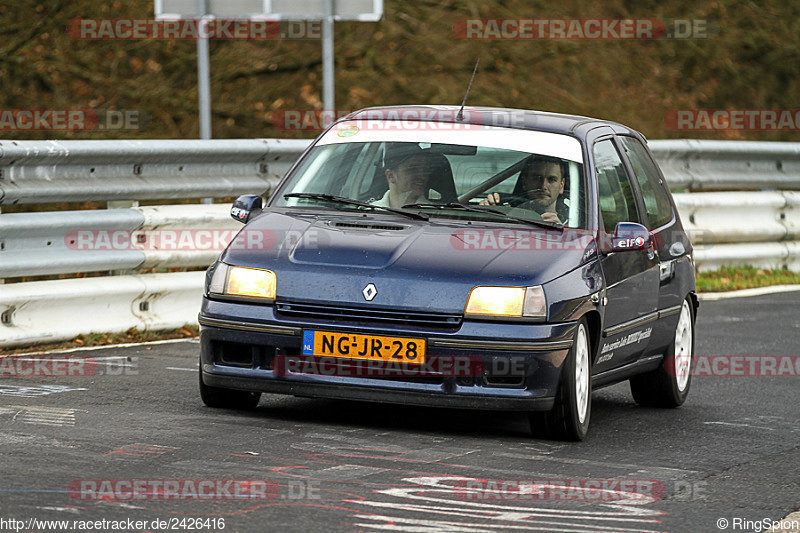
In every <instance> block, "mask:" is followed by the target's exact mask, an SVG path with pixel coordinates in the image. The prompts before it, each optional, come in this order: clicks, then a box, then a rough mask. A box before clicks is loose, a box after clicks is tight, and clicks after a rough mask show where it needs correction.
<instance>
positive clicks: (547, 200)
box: [480, 156, 564, 224]
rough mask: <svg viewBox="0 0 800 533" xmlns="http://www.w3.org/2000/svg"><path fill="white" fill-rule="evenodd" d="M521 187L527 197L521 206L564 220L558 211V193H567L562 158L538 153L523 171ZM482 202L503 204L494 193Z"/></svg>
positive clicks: (558, 221)
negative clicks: (565, 191) (543, 155)
mask: <svg viewBox="0 0 800 533" xmlns="http://www.w3.org/2000/svg"><path fill="white" fill-rule="evenodd" d="M517 190H519V191H521V195H522V196H523V197H524V198H525V201H523V202H522V203H521V204H519V205H518V206H516V207H518V208H520V209H530V210H533V211H536V212H537V213H539V214H540V215H541V217H542V220H544V221H545V222H554V223H556V224H563V223H564V222H563V221H562V220H561V219H560V218H559V216H558V213H557V212H556V203H557V201H558V197H559V196H560V195H561V194H563V193H564V169H563V166H562V162H561V160H560V159H556V158H553V157H546V156H545V157H542V156H539V157H536V158H530V159H528V162H527V163H526V165H525V166H524V167H523V168H522V171H521V172H520V174H519V181H518V183H517ZM480 204H481V205H499V204H500V195H499V194H498V193H496V192H495V193H490V194H489V195H488V196H487V197H486V198H485V199H483V200H481V201H480Z"/></svg>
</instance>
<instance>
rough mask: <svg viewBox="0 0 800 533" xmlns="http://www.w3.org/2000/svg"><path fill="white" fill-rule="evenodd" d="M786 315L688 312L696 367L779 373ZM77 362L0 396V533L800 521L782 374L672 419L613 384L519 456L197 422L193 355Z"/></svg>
mask: <svg viewBox="0 0 800 533" xmlns="http://www.w3.org/2000/svg"><path fill="white" fill-rule="evenodd" d="M798 301H800V293H787V294H778V295H769V296H764V297H755V298H739V299H732V300H725V301H718V302H704V303H703V304H702V305H701V309H700V314H699V318H698V326H697V330H698V339H697V352H698V354H700V355H739V356H751V355H762V356H772V355H775V356H786V355H793V354H798V346H800V316H799V314H798V312H797V308H798ZM80 355H82V356H83V357H92V358H94V359H93V360H87V361H94V363H96V364H97V367H96V370H98V372H97V373H96V374H95V375H92V376H77V377H75V376H73V377H69V376H60V377H30V378H21V377H13V378H12V377H4V378H0V453H2V461H0V479H1V480H2V481H0V531H4V530H13V528H12V527H9V526H14V525H15V524H12V523H10V522H9V520H11V519H13V520H23V521H25V524H24V525H22V527H21V528H20V529H18V530H19V531H23V530H27V528H31V529H30V530H33V531H69V530H73V531H74V530H76V529H78V530H79V529H86V528H88V527H89V526H90V525H92V526H101V527H100V529H102V530H106V531H110V530H112V527H113V524H111V523H106V524H103V523H100V524H81V523H78V524H73V522H72V521H98V520H103V519H105V520H108V521H111V520H119V521H125V522H124V523H121V524H116V525H118V526H126V527H127V526H133V527H132V528H131V529H127V530H128V531H159V530H163V529H167V528H166V527H163V528H162V527H160V526H162V525H169V526H175V527H174V529H172V530H181V529H183V530H186V529H189V530H191V529H192V528H191V527H189V526H196V527H195V528H194V530H195V531H198V530H199V531H213V530H219V529H220V528H219V527H218V526H220V525H221V524H220V521H224V526H225V527H224V530H225V531H226V532H227V531H299V532H315V531H324V532H329V531H365V532H366V531H409V532H412V531H413V532H428V531H430V532H433V531H436V532H440V531H471V532H497V531H573V532H589V531H593V532H594V531H603V532H607V531H672V532H705V531H708V532H713V531H720V529H719V527H718V521H719V520H720V519H725V520H728V524H727V527H726V528H725V529H724V530H730V531H757V530H758V527H757V525H753V527H750V528H746V527H738V528H736V527H735V524H736V523H737V522H735V520H736V519H746V520H751V521H755V520H762V519H764V518H769V519H772V520H776V519H779V518H781V517H783V516H785V515H787V514H789V513H790V512H793V511H796V510H797V509H798V508H800V466H799V465H800V377H797V376H792V375H791V372H790V371H788V370H787V369H786V368H784V373H785V374H788V375H786V376H782V377H765V376H749V377H747V376H706V377H696V378H695V379H694V381H693V383H692V390H691V392H690V394H689V399H688V401H687V403H686V404H685V405H684V406H683V407H681V408H679V409H675V410H658V409H646V408H640V407H638V406H636V405H635V404H634V402H633V400H632V398H631V396H630V393H629V391H628V386H627V384H621V385H617V386H615V387H611V388H607V389H603V390H600V391H596V392H595V393H594V396H593V402H594V403H593V411H592V428H591V431H590V435H589V438H588V440H587V441H585V442H583V443H578V444H572V443H562V442H554V441H544V440H536V439H533V438H531V437H530V435H529V430H528V427H527V422H526V420H525V418H524V417H523V416H521V415H518V414H513V413H500V414H498V413H491V412H469V411H458V410H444V409H425V408H411V407H402V406H384V405H373V404H362V403H356V402H345V401H327V400H311V399H303V398H294V397H281V396H264V397H262V400H261V404H260V406H259V408H258V409H257V410H256V411H254V412H249V413H240V412H233V411H224V410H213V409H209V408H206V407H204V406H203V405H202V403H201V402H200V399H199V396H198V393H197V372H196V366H197V355H198V344H197V343H196V341H190V342H186V341H182V342H170V343H164V344H157V345H147V346H136V347H127V348H108V349H102V350H94V351H85V352H80ZM0 361H2V360H0ZM83 368H84V370H82V372H84V373H91V372H89V371H87V370H85V369H86V368H87V367H85V366H84V367H83ZM721 373H724V372H721ZM601 479H603V480H609V481H606V483H607V484H606V485H605V487H606V490H604V491H590V490H585V491H582V490H579V489H578V487H582V488H592V487H593V485H592V483H594V482H596V481H597V480H601ZM132 480H138V483H139V486H138V488H136V489H134V488H133V487H134V485H133V484H132V483H131V481H132ZM209 481H210V482H212V483H216V484H215V485H213V486H214V487H215V488H214V489H213V490H210V489H209V487H210V486H211V485H209V484H208V483H206V484H205V485H203V484H202V483H203V482H209ZM226 481H232V483H228V484H227V485H226V484H225V482H226ZM526 481H527V484H526V483H525V482H526ZM532 481H536V482H537V483H538V485H536V486H533V485H531V482H532ZM167 482H169V483H172V485H167V484H166V483H167ZM503 482H505V484H503ZM126 483H127V484H126ZM142 483H147V484H146V485H142ZM615 483H616V484H615ZM176 484H177V485H176ZM565 486H566V487H571V489H570V490H566V489H565V488H564V487H565ZM176 487H177V489H176ZM632 487H633V488H632ZM494 489H498V491H497V492H493V490H494ZM131 490H136V491H137V492H136V496H137V497H131ZM193 490H197V491H198V492H199V494H200V495H196V494H195V493H194V492H193ZM209 491H210V492H218V493H219V494H218V496H217V497H215V498H214V499H209V498H207V497H206V495H207V494H208V493H209ZM537 491H538V492H537ZM176 494H178V495H179V497H180V499H176V498H175V495H176ZM198 518H202V519H203V520H201V521H197V520H193V519H198ZM30 519H37V520H67V521H69V522H70V523H69V528H59V527H56V525H54V524H51V525H49V527H48V525H47V524H44V525H43V524H37V523H32V522H27V521H28V520H30ZM129 519H130V520H131V522H127V520H129ZM212 519H213V520H216V522H215V523H214V522H212V521H211V520H212ZM154 520H163V521H165V522H164V523H161V524H158V523H156V524H154V523H153V521H154ZM4 521H5V522H4ZM133 521H141V522H143V523H139V524H136V523H134V522H133ZM720 524H721V525H725V524H722V523H721V522H720ZM739 524H740V526H741V525H742V524H741V523H739ZM76 526H77V527H76ZM153 526H156V527H153ZM213 526H217V527H216V528H215V527H213Z"/></svg>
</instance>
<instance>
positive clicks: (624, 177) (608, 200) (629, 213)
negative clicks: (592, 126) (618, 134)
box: [594, 139, 640, 233]
mask: <svg viewBox="0 0 800 533" xmlns="http://www.w3.org/2000/svg"><path fill="white" fill-rule="evenodd" d="M594 164H595V168H596V169H597V184H598V188H599V200H600V214H601V215H602V217H603V226H604V228H605V230H606V231H607V232H609V233H611V232H613V231H614V228H615V227H616V226H617V223H618V222H640V219H639V212H638V211H637V209H636V200H635V199H634V196H633V188H632V187H631V183H630V178H629V177H628V173H627V172H626V171H625V166H624V165H623V164H622V158H621V157H620V155H619V152H617V148H616V147H615V146H614V142H613V141H612V140H611V139H608V140H605V141H600V142H598V143H595V145H594Z"/></svg>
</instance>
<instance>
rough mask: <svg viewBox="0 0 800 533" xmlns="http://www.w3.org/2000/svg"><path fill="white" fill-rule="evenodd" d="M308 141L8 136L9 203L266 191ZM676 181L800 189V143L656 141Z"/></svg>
mask: <svg viewBox="0 0 800 533" xmlns="http://www.w3.org/2000/svg"><path fill="white" fill-rule="evenodd" d="M309 143H310V141H308V140H288V139H287V140H281V139H230V140H204V141H201V140H163V141H162V140H152V141H150V140H148V141H0V206H2V205H3V204H16V203H51V202H66V201H87V200H97V201H113V200H148V199H165V198H203V197H223V196H234V195H237V194H243V193H245V192H255V191H265V190H267V189H269V188H271V187H272V186H274V185H275V183H276V182H277V181H278V179H279V178H280V177H281V176H283V174H285V172H286V171H287V170H288V169H289V167H290V166H291V165H292V163H293V162H294V161H295V160H296V159H297V157H298V156H299V155H300V154H301V153H302V152H303V150H305V149H306V148H307V147H308V145H309ZM649 144H650V148H651V149H652V151H653V154H654V155H655V157H656V159H657V160H658V162H659V165H660V166H661V168H662V170H663V171H664V175H665V176H666V177H667V181H668V182H669V184H670V187H672V188H673V189H689V190H692V191H711V190H731V189H738V190H742V189H787V190H790V189H800V143H781V142H756V141H701V140H686V139H679V140H660V141H659V140H655V141H650V143H649Z"/></svg>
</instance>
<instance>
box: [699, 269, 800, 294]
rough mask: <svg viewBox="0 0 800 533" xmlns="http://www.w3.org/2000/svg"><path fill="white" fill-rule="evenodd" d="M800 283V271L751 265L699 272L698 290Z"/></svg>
mask: <svg viewBox="0 0 800 533" xmlns="http://www.w3.org/2000/svg"><path fill="white" fill-rule="evenodd" d="M797 284H800V272H793V271H791V270H770V269H765V268H756V267H751V266H743V267H724V268H721V269H719V270H714V271H712V272H699V273H698V274H697V292H726V291H738V290H740V289H753V288H756V287H769V286H770V285H797Z"/></svg>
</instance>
